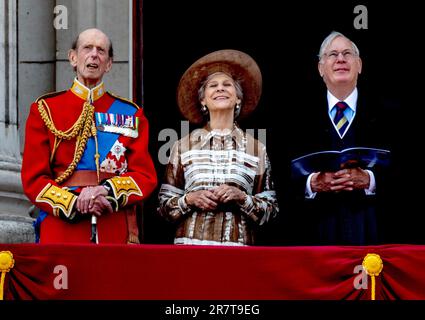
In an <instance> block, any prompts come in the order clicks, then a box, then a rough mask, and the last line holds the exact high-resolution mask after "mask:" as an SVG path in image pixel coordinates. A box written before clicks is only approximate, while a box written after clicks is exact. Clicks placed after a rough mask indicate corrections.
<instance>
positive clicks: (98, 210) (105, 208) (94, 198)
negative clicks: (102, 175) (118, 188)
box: [77, 186, 113, 216]
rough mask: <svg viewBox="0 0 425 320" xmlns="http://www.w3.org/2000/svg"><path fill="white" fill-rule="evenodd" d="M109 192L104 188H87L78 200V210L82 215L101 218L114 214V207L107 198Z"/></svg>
mask: <svg viewBox="0 0 425 320" xmlns="http://www.w3.org/2000/svg"><path fill="white" fill-rule="evenodd" d="M107 195H108V192H107V191H106V189H105V188H104V187H103V186H95V187H85V188H84V189H83V190H82V191H81V193H80V195H79V196H78V199H77V210H78V211H79V212H81V213H82V214H94V215H96V216H101V215H102V214H103V213H111V212H113V209H112V206H111V204H110V203H109V201H108V200H107V199H106V198H105V196H107Z"/></svg>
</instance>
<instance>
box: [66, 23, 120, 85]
mask: <svg viewBox="0 0 425 320" xmlns="http://www.w3.org/2000/svg"><path fill="white" fill-rule="evenodd" d="M109 46H110V42H109V39H108V37H107V36H106V35H105V34H104V33H103V32H101V31H100V30H97V29H89V30H86V31H84V32H82V33H81V34H80V36H79V39H78V43H77V48H76V50H70V51H69V61H70V63H71V65H72V66H73V67H74V68H76V69H77V79H78V81H80V82H81V83H83V84H84V85H86V86H88V87H93V86H95V85H97V84H99V83H100V82H101V81H102V78H103V75H104V74H105V73H107V72H109V70H111V66H112V58H111V57H109V53H108V51H109Z"/></svg>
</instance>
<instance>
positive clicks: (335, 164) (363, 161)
mask: <svg viewBox="0 0 425 320" xmlns="http://www.w3.org/2000/svg"><path fill="white" fill-rule="evenodd" d="M390 154H391V152H390V151H389V150H384V149H377V148H365V147H354V148H348V149H344V150H341V151H337V150H327V151H319V152H314V153H309V154H306V155H304V156H302V157H299V158H296V159H294V160H292V161H291V172H292V176H293V177H295V178H297V177H303V176H308V175H310V174H311V173H314V172H336V171H338V170H341V169H344V168H356V167H360V168H362V169H373V168H374V167H375V166H382V167H388V166H389V165H390Z"/></svg>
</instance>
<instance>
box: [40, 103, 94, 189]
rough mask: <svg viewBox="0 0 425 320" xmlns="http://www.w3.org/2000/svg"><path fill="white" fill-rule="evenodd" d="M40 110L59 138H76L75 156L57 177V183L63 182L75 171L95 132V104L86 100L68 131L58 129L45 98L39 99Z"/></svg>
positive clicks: (49, 126)
mask: <svg viewBox="0 0 425 320" xmlns="http://www.w3.org/2000/svg"><path fill="white" fill-rule="evenodd" d="M38 111H39V112H40V115H41V118H42V119H43V121H44V123H45V124H46V126H47V128H48V129H49V130H50V132H51V133H52V134H53V135H54V136H55V137H56V138H58V139H60V140H62V139H65V140H71V139H73V138H76V139H77V141H76V148H75V153H74V158H73V159H72V162H71V163H70V165H69V166H68V168H67V169H66V170H65V171H64V172H63V173H62V174H61V175H60V176H59V177H57V178H56V179H55V181H56V182H57V183H61V182H63V181H64V180H66V179H68V178H69V177H70V176H71V175H72V174H73V173H74V171H75V168H76V167H77V164H78V162H79V161H80V160H81V157H82V156H83V153H84V149H85V147H86V144H87V141H88V139H89V137H90V136H91V135H92V134H93V133H94V132H93V131H92V130H93V127H94V128H95V124H94V118H93V115H94V106H93V105H91V104H90V103H89V102H85V103H84V105H83V111H82V112H81V114H80V116H79V117H78V119H77V121H75V123H74V124H73V125H72V127H71V128H69V129H68V130H66V131H61V130H58V129H56V127H55V124H54V123H53V120H52V116H51V114H50V109H49V106H48V105H47V103H46V101H45V100H44V99H41V100H40V101H38Z"/></svg>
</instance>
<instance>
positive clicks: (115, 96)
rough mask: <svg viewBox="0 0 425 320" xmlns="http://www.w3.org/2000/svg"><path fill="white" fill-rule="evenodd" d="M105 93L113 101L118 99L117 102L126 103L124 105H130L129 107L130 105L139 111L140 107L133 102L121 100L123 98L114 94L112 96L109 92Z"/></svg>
mask: <svg viewBox="0 0 425 320" xmlns="http://www.w3.org/2000/svg"><path fill="white" fill-rule="evenodd" d="M106 93H107V94H109V95H110V96H111V97H113V98H115V99H118V100H120V101H122V102H126V103H129V104H131V105H132V106H133V107H135V108H136V109H137V110H139V109H140V107H139V106H138V105H137V104H135V103H134V102H133V101H131V100H128V99H126V98H123V97H120V96H117V95H116V94H113V93H111V92H109V91H107V92H106Z"/></svg>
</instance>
